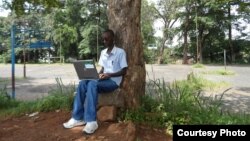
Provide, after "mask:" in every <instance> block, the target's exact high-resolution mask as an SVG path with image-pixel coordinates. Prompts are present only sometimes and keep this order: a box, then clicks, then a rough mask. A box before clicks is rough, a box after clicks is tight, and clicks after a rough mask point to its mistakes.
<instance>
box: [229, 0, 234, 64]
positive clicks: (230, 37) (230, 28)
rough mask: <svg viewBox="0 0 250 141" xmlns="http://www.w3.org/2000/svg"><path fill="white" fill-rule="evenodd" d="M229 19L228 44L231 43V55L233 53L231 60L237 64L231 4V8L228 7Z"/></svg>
mask: <svg viewBox="0 0 250 141" xmlns="http://www.w3.org/2000/svg"><path fill="white" fill-rule="evenodd" d="M228 18H229V20H230V22H229V25H228V29H229V32H228V42H229V47H230V53H231V60H232V63H235V53H234V47H233V44H232V25H231V24H232V23H231V8H230V3H229V7H228Z"/></svg>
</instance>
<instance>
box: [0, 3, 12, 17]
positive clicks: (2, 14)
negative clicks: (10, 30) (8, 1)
mask: <svg viewBox="0 0 250 141" xmlns="http://www.w3.org/2000/svg"><path fill="white" fill-rule="evenodd" d="M0 5H2V0H0ZM9 12H10V10H4V9H2V8H0V17H7V16H8V13H9Z"/></svg>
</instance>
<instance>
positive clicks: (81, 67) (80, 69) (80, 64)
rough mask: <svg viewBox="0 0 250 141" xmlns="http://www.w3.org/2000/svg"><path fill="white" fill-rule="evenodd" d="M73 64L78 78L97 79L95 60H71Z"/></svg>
mask: <svg viewBox="0 0 250 141" xmlns="http://www.w3.org/2000/svg"><path fill="white" fill-rule="evenodd" d="M73 65H74V67H75V70H76V73H77V76H78V78H79V79H80V80H84V79H85V80H88V79H89V80H91V79H99V75H98V72H97V69H96V66H95V61H94V60H93V59H91V60H77V61H74V62H73Z"/></svg>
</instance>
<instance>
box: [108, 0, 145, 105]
mask: <svg viewBox="0 0 250 141" xmlns="http://www.w3.org/2000/svg"><path fill="white" fill-rule="evenodd" d="M140 9H141V0H122V1H121V0H109V2H108V20H109V28H110V29H112V30H113V31H114V32H115V35H116V37H115V41H116V42H115V44H116V45H117V46H119V47H122V48H124V50H125V51H126V53H127V60H128V70H127V74H126V75H125V77H124V80H123V83H122V86H121V92H122V94H123V95H124V98H125V106H126V107H127V108H130V109H131V108H132V109H134V108H138V107H139V106H140V98H141V96H142V95H144V94H145V81H146V70H145V63H144V58H143V48H142V37H141V26H140V17H141V16H140V13H141V11H140Z"/></svg>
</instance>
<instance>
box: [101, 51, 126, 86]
mask: <svg viewBox="0 0 250 141" xmlns="http://www.w3.org/2000/svg"><path fill="white" fill-rule="evenodd" d="M107 50H108V49H107V48H106V49H104V50H102V52H101V56H100V59H99V62H98V64H99V65H100V66H102V67H103V68H104V70H103V73H116V72H118V71H120V70H122V69H123V68H125V67H127V66H128V64H127V59H126V53H125V51H124V50H123V49H122V48H118V47H116V46H114V47H113V49H112V51H111V53H110V54H108V53H107ZM111 80H113V81H115V82H116V84H117V85H118V86H119V85H120V83H121V81H122V76H119V77H111Z"/></svg>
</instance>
